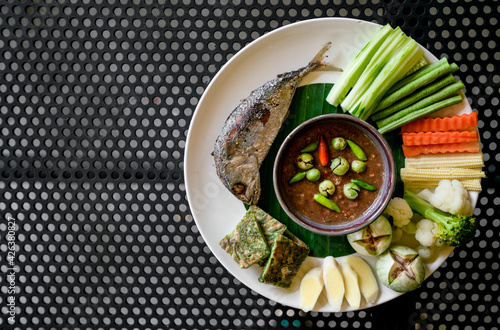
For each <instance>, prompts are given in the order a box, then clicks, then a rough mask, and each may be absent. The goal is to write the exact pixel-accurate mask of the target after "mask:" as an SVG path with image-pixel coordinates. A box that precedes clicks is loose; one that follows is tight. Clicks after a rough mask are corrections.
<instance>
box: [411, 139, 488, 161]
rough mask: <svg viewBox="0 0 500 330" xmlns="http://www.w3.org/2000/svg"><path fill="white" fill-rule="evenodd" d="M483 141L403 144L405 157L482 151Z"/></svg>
mask: <svg viewBox="0 0 500 330" xmlns="http://www.w3.org/2000/svg"><path fill="white" fill-rule="evenodd" d="M480 151H481V143H480V142H479V141H474V142H463V143H444V144H429V145H421V146H405V145H403V153H404V155H405V157H413V156H418V155H428V154H446V153H451V152H480Z"/></svg>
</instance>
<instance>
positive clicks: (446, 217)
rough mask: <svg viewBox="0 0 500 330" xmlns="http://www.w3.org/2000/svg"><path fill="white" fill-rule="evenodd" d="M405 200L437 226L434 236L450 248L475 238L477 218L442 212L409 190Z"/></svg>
mask: <svg viewBox="0 0 500 330" xmlns="http://www.w3.org/2000/svg"><path fill="white" fill-rule="evenodd" d="M404 199H405V200H406V201H407V202H408V205H410V207H411V208H412V210H414V211H415V212H417V213H419V214H420V215H422V216H423V217H425V218H426V219H429V220H432V221H434V222H435V223H436V224H437V226H436V228H435V230H434V236H435V237H436V238H437V239H439V240H441V241H442V242H444V243H446V244H448V245H450V246H459V245H463V244H466V243H467V242H469V241H470V240H472V239H473V238H474V235H475V233H476V227H477V223H476V218H474V217H471V216H469V215H455V214H451V213H447V212H444V211H441V210H439V209H437V208H435V207H434V206H432V205H431V204H429V203H427V202H426V201H425V200H423V199H422V198H420V197H418V196H417V195H415V194H414V193H412V192H410V191H407V190H405V193H404Z"/></svg>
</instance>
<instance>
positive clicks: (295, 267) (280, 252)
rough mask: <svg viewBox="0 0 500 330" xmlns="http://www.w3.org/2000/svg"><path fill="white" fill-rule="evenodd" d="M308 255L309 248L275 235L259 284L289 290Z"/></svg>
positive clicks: (283, 236) (281, 235) (280, 235)
mask: <svg viewBox="0 0 500 330" xmlns="http://www.w3.org/2000/svg"><path fill="white" fill-rule="evenodd" d="M308 254H309V247H307V246H306V245H305V244H304V245H303V246H301V245H299V244H297V243H295V242H293V241H292V240H291V239H289V238H287V237H286V236H285V235H283V234H275V239H274V244H273V247H272V249H271V255H270V256H269V258H268V260H267V262H266V265H265V266H264V269H263V270H262V274H261V275H260V278H259V282H261V283H265V284H271V285H275V286H278V287H281V288H289V287H290V285H291V284H292V281H293V279H294V277H295V275H297V273H298V271H299V269H300V266H301V265H302V262H304V260H305V259H306V257H307V255H308Z"/></svg>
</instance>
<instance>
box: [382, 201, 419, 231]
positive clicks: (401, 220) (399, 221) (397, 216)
mask: <svg viewBox="0 0 500 330" xmlns="http://www.w3.org/2000/svg"><path fill="white" fill-rule="evenodd" d="M384 213H386V214H387V215H389V216H391V217H392V223H393V224H394V226H396V227H400V228H401V227H403V226H405V225H407V224H408V223H410V219H411V217H412V216H413V211H412V210H411V208H410V205H408V203H407V202H406V201H405V200H404V199H403V198H401V197H394V198H393V199H391V200H390V201H389V204H388V205H387V207H386V208H385V210H384Z"/></svg>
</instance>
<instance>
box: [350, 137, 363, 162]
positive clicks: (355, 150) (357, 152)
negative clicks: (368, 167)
mask: <svg viewBox="0 0 500 330" xmlns="http://www.w3.org/2000/svg"><path fill="white" fill-rule="evenodd" d="M347 144H348V145H349V147H350V148H351V150H352V152H353V153H354V156H356V157H357V158H358V159H359V160H363V161H364V160H367V159H368V158H367V157H366V154H365V152H364V151H363V149H362V148H361V147H360V146H358V145H357V144H356V143H354V142H352V141H351V140H347Z"/></svg>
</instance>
